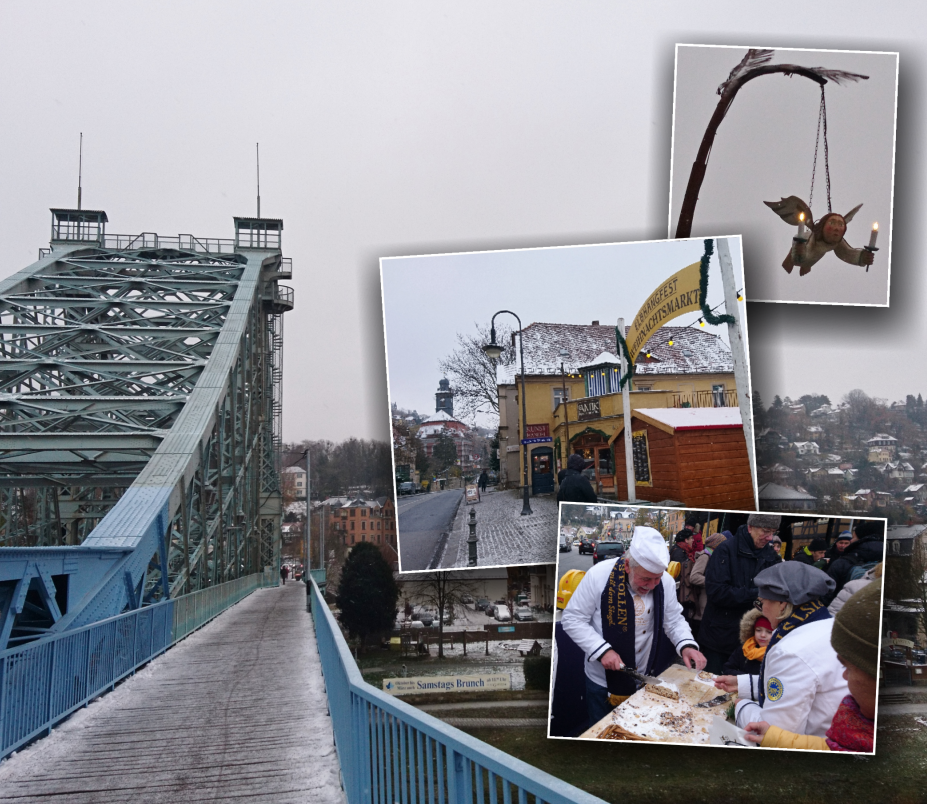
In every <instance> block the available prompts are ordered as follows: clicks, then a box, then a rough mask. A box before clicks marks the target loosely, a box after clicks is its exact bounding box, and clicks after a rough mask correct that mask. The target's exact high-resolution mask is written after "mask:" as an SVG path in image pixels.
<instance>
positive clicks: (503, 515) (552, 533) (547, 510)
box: [439, 490, 558, 569]
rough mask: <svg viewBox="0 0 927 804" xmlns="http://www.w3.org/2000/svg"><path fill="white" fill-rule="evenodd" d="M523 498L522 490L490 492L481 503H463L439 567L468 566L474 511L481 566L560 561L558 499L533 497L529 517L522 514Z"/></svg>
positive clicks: (552, 496) (549, 496) (479, 564)
mask: <svg viewBox="0 0 927 804" xmlns="http://www.w3.org/2000/svg"><path fill="white" fill-rule="evenodd" d="M522 499H523V498H522V492H521V491H516V490H508V491H487V492H486V493H485V494H483V495H481V500H480V502H478V503H471V504H469V505H468V504H467V502H466V500H464V501H463V502H461V504H460V508H458V509H457V516H456V517H455V518H454V525H453V527H452V529H451V531H450V533H448V538H447V544H446V546H445V549H444V555H443V556H442V558H441V563H440V565H439V566H440V568H441V569H451V568H453V569H460V568H462V567H466V566H468V563H467V560H468V548H467V538H468V537H469V535H470V529H469V527H468V523H469V521H470V520H469V518H470V511H471V510H474V511H476V536H477V539H478V540H479V542H478V544H477V566H478V567H499V566H507V567H508V566H514V565H517V564H553V563H554V562H555V561H556V560H557V510H558V503H557V499H556V498H555V497H554V495H552V494H551V495H545V496H540V497H530V498H529V499H530V503H531V510H532V513H531V514H530V515H529V516H522V515H521V510H522Z"/></svg>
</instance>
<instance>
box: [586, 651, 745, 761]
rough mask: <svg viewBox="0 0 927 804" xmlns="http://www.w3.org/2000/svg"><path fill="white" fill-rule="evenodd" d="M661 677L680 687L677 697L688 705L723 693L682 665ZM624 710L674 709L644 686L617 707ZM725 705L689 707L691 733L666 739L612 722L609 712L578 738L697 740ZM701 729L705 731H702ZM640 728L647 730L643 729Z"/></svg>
mask: <svg viewBox="0 0 927 804" xmlns="http://www.w3.org/2000/svg"><path fill="white" fill-rule="evenodd" d="M659 678H660V680H662V681H667V682H670V683H672V684H675V685H676V687H677V688H678V689H679V698H680V700H681V701H685V702H686V703H688V704H690V705H694V704H697V703H703V702H704V701H710V700H711V699H712V698H716V697H717V696H718V695H721V694H722V690H719V689H718V688H717V687H715V686H714V684H713V683H712V682H711V681H710V680H698V679H697V678H696V674H695V673H694V672H693V671H692V670H689V669H687V668H685V667H683V666H682V665H678V664H674V665H672V666H670V667H669V668H667V670H666V671H665V672H663V673H661V674H660V675H659ZM622 707H623V708H624V709H623V710H622V711H623V712H625V713H627V712H631V711H633V710H634V708H635V707H638V708H640V709H642V710H647V711H655V710H661V709H665V710H667V711H669V710H670V709H671V708H673V703H668V702H667V701H666V699H663V700H661V699H660V696H656V695H653V694H652V693H649V692H647V691H646V688H643V689H640V690H638V691H637V692H635V693H634V695H632V696H631V697H630V698H628V700H627V701H625V702H624V703H622V704H621V706H619V707H618V709H619V710H621V709H622ZM677 708H678V707H677ZM726 708H727V707H726V706H724V705H723V706H717V707H711V708H710V709H692V710H691V713H692V726H693V729H692V733H691V734H688V733H687V734H671V735H670V736H669V737H666V738H655V737H653V736H643V735H641V734H636V733H634V731H633V729H628V728H625V727H622V726H620V725H616V724H614V723H613V722H612V715H611V713H609V714H608V715H606V716H605V717H604V718H602V719H601V720H600V721H599V722H598V723H596V724H595V725H594V726H592V727H590V728H589V729H587V730H586V731H585V732H583V733H582V734H581V735H580V737H586V738H591V739H610V740H641V741H645V742H674V743H675V742H699V741H700V740H699V739H698V738H699V736H700V735H704V734H707V729H708V726H709V725H710V724H711V720H712V718H714V717H716V716H717V717H723V716H724V711H725V709H726ZM703 729H704V731H703ZM643 731H646V729H644V730H643Z"/></svg>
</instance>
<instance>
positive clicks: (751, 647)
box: [724, 609, 773, 676]
mask: <svg viewBox="0 0 927 804" xmlns="http://www.w3.org/2000/svg"><path fill="white" fill-rule="evenodd" d="M772 632H773V627H772V623H770V622H769V620H767V619H766V618H765V617H764V616H763V613H762V612H761V611H759V610H758V609H750V611H748V612H747V613H746V614H745V615H744V616H743V617H742V618H741V620H740V638H741V639H742V640H743V643H744V644H743V645H742V646H741V648H740V650H735V651H734V652H733V653H732V654H731V658H730V659H728V660H727V662H726V663H725V665H724V672H725V673H726V674H730V675H733V676H739V675H743V674H744V673H751V674H753V675H758V674H759V672H760V667H761V665H762V664H763V657H764V656H765V655H766V646H767V645H769V638H770V637H771V636H772Z"/></svg>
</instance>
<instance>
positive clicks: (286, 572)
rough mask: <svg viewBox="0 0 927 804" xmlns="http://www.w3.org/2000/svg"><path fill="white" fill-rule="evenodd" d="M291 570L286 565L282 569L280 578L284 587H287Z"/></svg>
mask: <svg viewBox="0 0 927 804" xmlns="http://www.w3.org/2000/svg"><path fill="white" fill-rule="evenodd" d="M289 574H290V568H289V567H288V566H287V565H286V564H284V565H283V566H282V567H280V577H281V578H283V585H284V586H286V579H287V578H288V577H289Z"/></svg>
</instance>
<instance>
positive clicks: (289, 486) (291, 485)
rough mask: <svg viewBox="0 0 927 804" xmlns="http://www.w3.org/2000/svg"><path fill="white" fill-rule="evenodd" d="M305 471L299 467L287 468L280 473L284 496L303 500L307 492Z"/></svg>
mask: <svg viewBox="0 0 927 804" xmlns="http://www.w3.org/2000/svg"><path fill="white" fill-rule="evenodd" d="M307 478H308V476H307V475H306V470H305V469H303V468H302V467H301V466H288V467H287V468H286V469H284V470H283V471H282V472H281V473H280V482H281V483H282V485H283V493H284V496H287V497H292V499H294V500H305V499H306V492H307V490H308V484H307Z"/></svg>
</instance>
